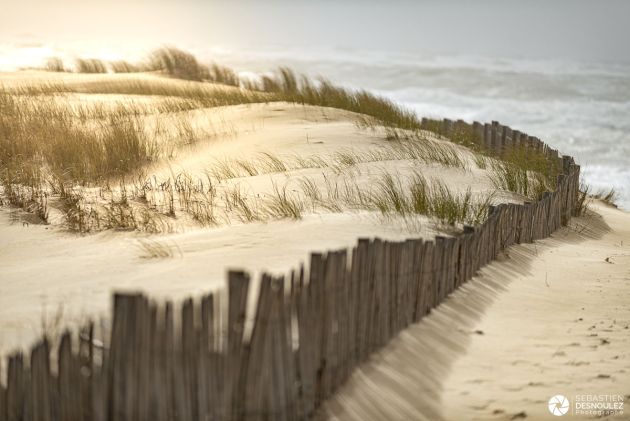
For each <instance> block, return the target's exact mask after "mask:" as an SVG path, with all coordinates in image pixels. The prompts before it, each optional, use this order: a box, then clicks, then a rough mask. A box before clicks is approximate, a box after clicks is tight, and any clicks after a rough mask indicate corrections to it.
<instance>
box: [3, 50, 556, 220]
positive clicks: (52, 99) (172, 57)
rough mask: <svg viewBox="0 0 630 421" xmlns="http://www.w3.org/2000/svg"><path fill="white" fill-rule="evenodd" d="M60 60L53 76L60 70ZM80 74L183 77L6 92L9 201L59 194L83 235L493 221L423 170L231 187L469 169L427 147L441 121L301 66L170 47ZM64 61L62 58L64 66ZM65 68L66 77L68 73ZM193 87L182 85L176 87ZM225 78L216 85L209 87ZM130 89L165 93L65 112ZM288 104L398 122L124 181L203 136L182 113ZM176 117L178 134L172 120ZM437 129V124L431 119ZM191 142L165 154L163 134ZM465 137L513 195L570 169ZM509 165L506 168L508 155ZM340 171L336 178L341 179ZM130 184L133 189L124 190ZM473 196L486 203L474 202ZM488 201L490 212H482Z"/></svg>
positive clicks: (452, 152) (37, 205)
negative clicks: (204, 170) (355, 141)
mask: <svg viewBox="0 0 630 421" xmlns="http://www.w3.org/2000/svg"><path fill="white" fill-rule="evenodd" d="M58 64H59V63H55V66H56V67H55V66H52V67H51V70H52V68H57V69H60V68H61V67H60V66H57V65H58ZM76 64H77V71H80V72H85V73H103V72H106V71H107V69H108V67H109V68H110V69H111V70H112V71H113V72H116V73H132V72H136V71H146V70H150V71H155V72H161V73H163V74H166V75H168V76H170V78H165V77H159V76H156V75H151V76H150V77H149V76H148V77H146V78H136V77H135V76H128V77H116V78H114V77H111V78H103V80H92V81H86V82H81V83H53V84H40V85H36V86H27V87H18V88H11V89H8V88H5V89H0V168H2V174H1V175H0V177H1V179H0V181H1V185H2V190H3V192H2V197H3V198H4V200H6V201H8V202H9V203H11V204H13V205H17V206H20V207H22V208H24V209H27V210H29V211H31V212H34V213H36V214H37V215H39V216H40V217H41V219H42V220H46V219H47V218H48V206H49V205H48V199H49V197H50V195H51V194H52V195H54V196H55V198H56V199H58V201H59V203H60V206H61V208H62V211H63V212H64V214H65V215H66V220H67V224H68V226H69V227H71V228H72V229H75V230H77V231H82V232H85V231H92V230H99V229H135V230H143V231H151V232H153V231H160V230H165V229H166V230H169V229H171V225H170V223H171V222H172V221H171V220H172V219H175V218H179V217H183V218H191V219H192V221H195V222H196V223H198V224H201V225H215V224H218V223H221V222H225V220H229V219H230V218H231V215H236V217H237V219H239V220H241V221H244V222H251V221H260V220H267V219H270V218H294V219H298V218H300V217H301V216H302V215H303V214H304V212H305V211H306V209H307V208H309V207H310V208H311V209H313V210H316V209H318V208H319V209H324V210H327V211H333V212H341V211H343V210H345V209H365V210H370V211H378V212H380V213H382V214H386V215H387V214H398V215H415V214H423V215H429V216H432V217H435V218H438V219H439V220H440V221H443V222H445V223H447V224H450V225H452V224H455V223H460V222H474V221H479V220H481V219H483V217H484V216H483V212H484V211H483V205H484V204H486V205H487V201H488V200H489V199H488V198H484V199H482V200H479V198H474V197H473V195H472V194H471V193H470V192H467V193H465V194H455V193H453V192H452V191H451V190H449V188H448V187H447V186H446V185H444V184H441V183H439V182H436V181H432V182H427V181H426V180H425V179H424V178H423V177H422V176H421V175H419V174H416V175H415V176H414V177H413V178H412V179H411V180H405V181H404V182H403V181H401V180H399V179H398V178H396V177H394V176H392V175H389V176H388V175H384V176H383V177H382V178H381V179H379V180H378V181H377V182H376V183H375V184H374V186H372V187H370V188H367V189H366V188H365V187H364V186H361V185H360V184H359V183H357V182H356V180H354V179H352V178H349V177H345V178H344V179H343V181H342V182H337V181H335V180H333V178H332V177H328V178H326V179H325V184H326V187H325V188H324V189H321V188H320V187H319V186H318V184H317V183H315V182H314V181H313V180H309V179H307V178H304V179H301V181H300V187H301V192H300V193H299V194H298V193H295V192H294V191H293V190H291V189H288V188H287V186H286V185H285V186H282V187H280V186H279V185H277V184H274V185H273V188H272V192H271V193H269V194H264V195H263V196H262V197H256V196H252V195H251V194H245V192H244V191H242V190H241V189H240V188H237V187H234V186H228V185H224V186H222V187H221V189H222V190H221V191H220V192H219V191H218V190H217V186H216V184H217V183H218V182H225V181H228V180H232V179H237V178H240V177H250V176H256V175H262V174H275V173H285V172H287V171H292V170H299V169H306V168H322V169H327V170H332V172H333V173H334V174H341V173H342V172H343V171H344V170H345V169H348V168H352V169H353V171H349V172H355V173H356V172H357V171H358V170H357V171H354V170H355V169H360V167H361V164H364V163H373V162H383V161H400V160H410V161H420V162H423V163H428V164H439V165H443V166H447V167H451V168H461V169H463V170H469V168H468V160H467V159H465V158H462V155H461V151H459V150H458V149H457V148H458V147H456V146H455V145H448V144H444V143H437V142H434V141H431V140H430V139H428V138H427V137H426V136H425V134H424V132H423V130H434V131H436V132H437V133H439V130H441V129H440V128H439V127H438V126H436V127H434V128H431V125H430V124H428V125H427V123H426V121H425V124H424V125H423V123H422V122H421V121H420V120H419V119H418V118H417V117H416V115H415V113H413V112H412V111H410V110H407V109H405V108H404V107H401V106H399V105H397V104H395V103H393V102H391V101H389V100H388V99H386V98H382V97H379V96H377V95H373V94H371V93H369V92H366V91H362V90H351V89H347V88H343V87H339V86H336V85H334V84H332V83H331V82H329V81H327V80H324V79H320V80H315V81H314V80H310V79H308V78H306V77H303V76H299V75H297V74H295V73H294V72H293V71H291V70H290V69H288V68H280V69H279V70H278V72H277V73H276V74H275V75H273V76H262V77H260V79H259V80H250V81H243V80H241V79H240V78H239V76H238V74H237V73H236V72H234V71H233V70H231V69H229V68H226V67H222V66H219V65H216V64H214V65H209V66H208V65H204V64H202V63H200V62H199V61H198V60H197V59H196V58H195V57H194V56H193V55H192V54H190V53H187V52H185V51H182V50H178V49H175V48H171V47H165V48H162V49H160V50H158V51H156V52H154V53H153V54H152V55H151V57H150V60H148V62H146V63H140V64H132V63H129V62H124V61H120V62H113V63H105V62H103V61H100V60H91V59H79V60H78V61H77V63H76ZM61 65H63V63H61ZM55 71H56V70H55ZM174 79H182V80H174ZM206 82H213V83H206ZM73 93H75V94H76V93H86V94H121V95H129V96H134V95H139V96H147V95H150V96H154V97H157V98H159V100H156V101H155V103H154V104H153V105H150V106H146V105H142V106H141V105H139V104H127V105H124V106H114V107H112V106H104V105H102V104H100V105H98V104H97V105H91V106H89V107H88V106H83V105H79V106H73V107H70V106H68V104H64V95H65V94H73ZM273 101H287V102H292V103H298V104H308V105H315V106H323V107H332V108H337V109H342V110H347V111H351V112H355V113H358V115H359V116H360V117H359V122H358V124H359V125H360V126H361V127H363V128H367V129H370V128H371V129H376V128H382V127H385V128H386V133H387V138H388V139H389V142H387V143H384V144H383V146H382V147H379V148H374V149H373V150H370V151H367V152H359V151H355V150H350V149H349V150H337V151H335V152H334V153H332V154H331V155H328V156H318V155H313V156H308V157H304V156H292V157H286V156H280V155H276V154H271V153H266V154H260V155H258V156H256V157H253V158H238V159H227V160H217V161H216V162H215V163H214V164H213V166H212V167H211V168H209V169H208V179H207V180H206V181H204V182H201V184H200V183H199V180H193V179H191V178H190V177H186V176H181V175H180V176H175V175H173V177H172V179H171V180H167V181H162V182H160V183H157V181H155V182H154V183H150V182H144V183H140V184H141V185H134V191H133V193H130V194H126V193H125V194H124V195H123V194H122V192H124V190H125V189H124V188H123V187H119V188H111V187H110V186H109V184H110V183H111V182H114V183H116V182H120V180H124V179H129V177H131V176H134V175H135V174H138V173H139V172H140V170H142V168H143V167H145V165H146V164H148V163H151V162H154V161H155V160H156V159H159V158H160V157H163V156H165V155H170V154H172V148H174V147H175V146H173V145H177V146H179V145H181V144H188V143H194V142H195V141H197V139H198V134H196V129H195V128H194V127H193V125H192V124H191V123H190V121H188V120H186V118H184V117H182V116H179V115H178V113H179V112H180V111H188V110H194V109H199V108H208V107H217V106H225V105H236V104H248V103H264V102H273ZM150 114H154V115H156V116H157V117H158V118H157V122H156V124H155V125H156V127H155V128H152V131H151V130H148V128H147V123H146V119H143V117H144V116H147V115H150ZM165 114H169V118H171V120H169V121H168V124H166V123H164V124H165V125H168V126H169V127H171V128H169V129H166V128H165V127H163V126H161V123H162V122H163V121H165V120H164V118H163V116H164V115H165ZM429 122H430V121H429ZM158 137H159V138H168V139H171V138H172V139H178V140H177V142H179V143H176V141H175V140H173V141H172V142H170V141H169V142H167V143H168V144H170V145H171V146H170V147H171V150H170V151H166V150H163V149H162V148H163V147H164V146H163V145H162V144H158V143H157V142H156V140H155V139H156V138H158ZM451 140H452V141H453V142H454V143H458V144H461V145H465V146H469V147H471V148H474V149H475V150H476V151H477V152H478V153H477V154H474V155H473V158H474V162H475V164H476V165H477V167H479V168H482V169H483V168H488V167H489V168H490V171H491V172H492V174H493V175H492V177H493V182H494V183H495V186H496V187H497V188H500V189H504V190H509V191H514V192H518V193H520V194H523V195H525V196H529V197H538V196H540V195H541V194H542V191H544V189H545V188H546V187H547V186H548V185H552V183H550V182H549V180H553V178H554V177H555V175H556V174H557V173H558V168H557V163H556V162H551V161H550V160H548V159H547V157H546V156H544V155H542V154H539V153H536V152H533V151H530V150H525V149H519V148H515V149H514V150H512V151H510V152H509V153H506V154H504V155H502V156H500V157H492V156H491V154H488V153H487V151H483V150H482V149H480V148H479V147H478V143H479V142H478V139H475V138H474V134H473V133H472V132H471V131H470V130H463V129H462V130H460V131H456V132H455V133H454V134H453V135H451ZM494 158H496V159H501V160H502V162H501V163H500V164H496V163H495V160H494ZM329 175H330V174H329ZM123 184H124V182H123ZM90 186H97V187H98V189H100V190H99V191H100V193H99V194H100V197H98V198H94V197H89V195H87V194H86V193H85V191H84V188H85V187H90ZM473 199H474V200H473ZM479 203H481V204H479Z"/></svg>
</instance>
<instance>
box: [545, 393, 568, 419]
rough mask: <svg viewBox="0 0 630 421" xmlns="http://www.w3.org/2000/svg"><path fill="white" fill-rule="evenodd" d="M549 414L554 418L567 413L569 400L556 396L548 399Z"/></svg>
mask: <svg viewBox="0 0 630 421" xmlns="http://www.w3.org/2000/svg"><path fill="white" fill-rule="evenodd" d="M549 412H551V413H552V414H553V415H555V416H556V417H561V416H563V415H565V414H566V413H567V412H569V399H567V397H566V396H562V395H556V396H552V398H551V399H549Z"/></svg>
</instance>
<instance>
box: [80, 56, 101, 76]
mask: <svg viewBox="0 0 630 421" xmlns="http://www.w3.org/2000/svg"><path fill="white" fill-rule="evenodd" d="M75 67H76V70H77V72H79V73H107V66H106V65H105V63H104V62H103V60H99V59H96V58H87V59H84V58H78V59H76V60H75Z"/></svg>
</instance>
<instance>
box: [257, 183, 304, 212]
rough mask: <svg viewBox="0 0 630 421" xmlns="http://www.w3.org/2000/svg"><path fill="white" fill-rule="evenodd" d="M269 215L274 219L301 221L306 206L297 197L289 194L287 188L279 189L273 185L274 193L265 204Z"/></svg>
mask: <svg viewBox="0 0 630 421" xmlns="http://www.w3.org/2000/svg"><path fill="white" fill-rule="evenodd" d="M265 209H266V213H267V215H269V216H271V217H273V218H291V219H300V218H301V217H302V212H303V211H304V204H303V203H302V202H301V201H300V200H299V198H298V197H297V196H296V195H290V194H288V193H287V186H286V185H284V186H283V187H282V188H279V187H278V185H277V184H276V183H275V182H274V183H273V193H272V194H271V195H269V196H268V197H267V200H266V203H265Z"/></svg>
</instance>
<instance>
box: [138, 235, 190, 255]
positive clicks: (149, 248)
mask: <svg viewBox="0 0 630 421" xmlns="http://www.w3.org/2000/svg"><path fill="white" fill-rule="evenodd" d="M137 246H138V249H139V250H140V258H141V259H170V258H173V257H174V256H175V253H174V250H173V248H177V249H179V248H178V247H177V246H175V247H173V246H171V245H168V244H164V243H162V242H159V241H157V240H152V239H150V238H142V239H139V240H138V242H137ZM180 254H181V250H180Z"/></svg>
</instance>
